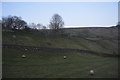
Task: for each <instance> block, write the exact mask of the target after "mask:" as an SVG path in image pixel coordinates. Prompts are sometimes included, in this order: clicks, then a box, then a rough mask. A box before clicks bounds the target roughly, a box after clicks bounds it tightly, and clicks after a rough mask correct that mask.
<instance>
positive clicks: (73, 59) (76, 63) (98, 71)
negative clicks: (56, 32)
mask: <svg viewBox="0 0 120 80" xmlns="http://www.w3.org/2000/svg"><path fill="white" fill-rule="evenodd" d="M3 53H4V54H3V78H117V77H118V58H115V57H102V56H95V55H90V54H81V53H72V52H71V53H59V52H47V51H24V50H20V49H4V50H3ZM23 54H25V55H26V58H22V57H21V56H22V55H23ZM64 55H65V56H67V59H63V56H64ZM91 69H93V70H94V71H95V75H94V76H91V75H90V74H89V70H91Z"/></svg>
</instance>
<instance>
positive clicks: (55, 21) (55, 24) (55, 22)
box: [49, 14, 64, 32]
mask: <svg viewBox="0 0 120 80" xmlns="http://www.w3.org/2000/svg"><path fill="white" fill-rule="evenodd" d="M63 26H64V22H63V20H62V17H61V16H60V15H59V14H54V15H53V16H52V19H51V20H50V24H49V28H50V29H52V30H53V31H55V32H59V31H60V29H61V28H63Z"/></svg>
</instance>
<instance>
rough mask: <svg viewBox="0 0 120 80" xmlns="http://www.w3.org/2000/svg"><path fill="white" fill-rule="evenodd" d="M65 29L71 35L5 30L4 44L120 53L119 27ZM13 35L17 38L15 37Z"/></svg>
mask: <svg viewBox="0 0 120 80" xmlns="http://www.w3.org/2000/svg"><path fill="white" fill-rule="evenodd" d="M64 31H65V33H67V34H69V36H70V37H49V36H47V37H46V36H43V35H42V34H41V32H40V31H31V32H3V44H17V45H30V46H43V47H51V48H70V49H84V50H92V51H96V52H105V53H110V54H112V53H116V54H118V39H117V37H118V34H117V33H118V29H117V28H74V29H65V30H64ZM13 35H15V36H16V38H13Z"/></svg>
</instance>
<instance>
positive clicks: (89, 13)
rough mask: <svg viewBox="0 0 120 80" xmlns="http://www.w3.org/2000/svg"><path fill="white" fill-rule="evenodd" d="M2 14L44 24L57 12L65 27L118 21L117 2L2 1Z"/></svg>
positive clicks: (99, 24) (102, 24) (101, 25)
mask: <svg viewBox="0 0 120 80" xmlns="http://www.w3.org/2000/svg"><path fill="white" fill-rule="evenodd" d="M2 13H3V14H2V16H5V17H6V16H8V15H12V16H18V17H22V19H23V20H25V21H26V22H27V23H28V24H29V23H32V22H34V23H36V24H37V23H41V24H43V25H45V26H47V25H48V24H49V21H50V19H51V18H52V16H53V15H54V14H55V13H58V14H59V15H60V16H61V17H62V18H63V21H64V22H65V26H66V27H70V26H76V27H77V26H79V27H80V26H83V27H85V26H86V27H90V26H92V27H97V26H98V27H109V26H114V25H116V24H117V22H118V3H117V2H3V3H2Z"/></svg>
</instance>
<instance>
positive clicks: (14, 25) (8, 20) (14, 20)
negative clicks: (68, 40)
mask: <svg viewBox="0 0 120 80" xmlns="http://www.w3.org/2000/svg"><path fill="white" fill-rule="evenodd" d="M2 26H3V28H4V29H13V30H16V29H24V28H26V27H25V26H27V23H26V22H25V21H24V20H22V19H21V17H17V16H8V17H3V18H2Z"/></svg>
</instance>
